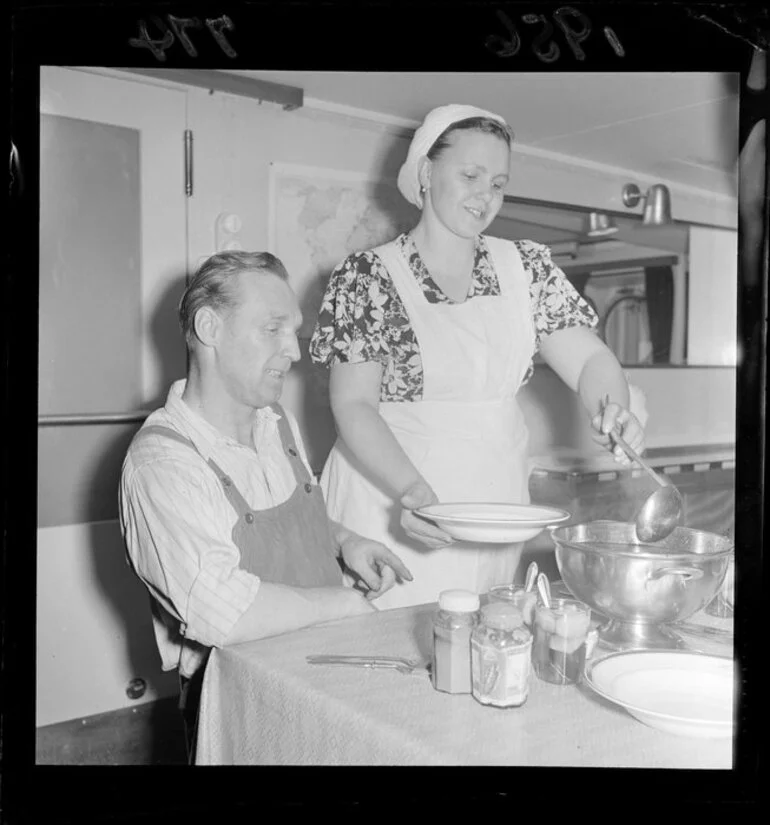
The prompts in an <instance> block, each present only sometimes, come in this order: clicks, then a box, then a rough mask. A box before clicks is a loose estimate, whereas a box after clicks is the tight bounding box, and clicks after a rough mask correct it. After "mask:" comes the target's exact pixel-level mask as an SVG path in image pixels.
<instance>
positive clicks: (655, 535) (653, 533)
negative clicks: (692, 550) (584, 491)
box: [610, 430, 683, 542]
mask: <svg viewBox="0 0 770 825" xmlns="http://www.w3.org/2000/svg"><path fill="white" fill-rule="evenodd" d="M610 435H611V436H612V438H613V439H614V440H615V442H616V443H617V444H618V445H619V446H620V447H621V448H622V449H623V451H624V452H625V453H626V455H627V456H628V457H629V458H630V459H633V460H634V461H635V462H636V463H637V464H638V465H639V466H640V467H641V468H642V469H643V470H644V471H645V472H646V473H647V474H648V475H650V476H652V478H653V479H654V480H655V482H656V483H657V484H659V485H660V489H658V490H656V491H655V492H654V493H653V494H652V495H651V496H650V497H649V498H648V499H647V500H646V501H645V502H644V504H643V505H642V507H641V509H640V510H639V512H638V513H637V514H636V519H635V526H636V537H637V538H638V539H639V541H643V542H655V541H660V540H661V539H664V538H666V536H667V535H669V534H670V533H671V532H672V530H673V529H674V528H675V527H677V526H678V525H680V524H681V523H682V508H683V502H682V496H681V494H680V492H679V490H677V488H676V487H675V486H674V485H673V484H672V483H671V482H670V481H669V480H668V479H667V478H666V477H665V476H662V475H660V473H656V472H655V470H653V469H652V467H650V465H649V464H648V463H647V462H646V461H645V460H644V459H643V458H642V457H641V456H640V455H639V454H638V453H637V452H636V450H634V449H633V448H632V447H630V446H629V445H628V444H626V442H625V439H623V438H622V436H621V435H620V434H619V433H617V432H616V431H615V430H613V431H612V432H611V433H610Z"/></svg>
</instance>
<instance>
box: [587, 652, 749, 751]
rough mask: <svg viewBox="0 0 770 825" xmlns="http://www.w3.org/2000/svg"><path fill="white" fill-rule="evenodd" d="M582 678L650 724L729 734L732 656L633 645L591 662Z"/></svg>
mask: <svg viewBox="0 0 770 825" xmlns="http://www.w3.org/2000/svg"><path fill="white" fill-rule="evenodd" d="M585 680H586V682H587V684H588V685H589V686H590V687H591V688H592V689H593V690H595V691H596V692H597V693H598V694H599V695H600V696H603V697H604V698H605V699H609V701H610V702H614V703H615V704H618V705H620V706H621V707H623V708H625V709H626V710H627V711H628V712H629V713H630V714H631V715H632V716H634V717H635V718H636V719H638V720H639V721H640V722H644V724H645V725H649V726H650V727H653V728H658V729H659V730H664V731H668V732H669V733H674V734H677V735H679V736H696V737H701V738H709V739H714V738H723V737H728V736H732V734H733V697H734V685H735V667H734V664H733V661H732V660H731V659H727V658H724V657H722V656H709V655H705V654H702V653H694V652H688V651H667V650H665V651H653V650H650V651H647V650H631V651H625V652H620V653H611V654H610V655H609V656H604V657H603V658H601V659H597V660H595V661H594V662H591V663H589V664H588V665H587V666H586V674H585Z"/></svg>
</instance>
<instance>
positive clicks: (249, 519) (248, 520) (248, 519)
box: [244, 513, 254, 524]
mask: <svg viewBox="0 0 770 825" xmlns="http://www.w3.org/2000/svg"><path fill="white" fill-rule="evenodd" d="M244 518H245V519H246V523H247V524H252V523H253V521H254V513H246V515H245V516H244Z"/></svg>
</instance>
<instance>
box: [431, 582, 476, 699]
mask: <svg viewBox="0 0 770 825" xmlns="http://www.w3.org/2000/svg"><path fill="white" fill-rule="evenodd" d="M478 620H479V597H478V594H476V593H472V592H471V591H470V590H444V591H442V592H441V593H440V594H439V599H438V611H437V612H436V614H435V616H434V617H433V663H432V667H431V682H432V683H433V687H434V688H435V689H436V690H441V691H443V692H444V693H470V692H471V631H472V630H473V628H474V627H475V626H476V624H477V623H478Z"/></svg>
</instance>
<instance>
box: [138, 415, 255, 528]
mask: <svg viewBox="0 0 770 825" xmlns="http://www.w3.org/2000/svg"><path fill="white" fill-rule="evenodd" d="M145 434H147V435H160V436H163V437H164V438H170V439H172V440H174V441H178V442H179V443H180V444H184V445H185V446H186V447H189V448H190V449H191V450H195V452H196V453H198V455H200V453H199V452H198V448H197V447H196V446H195V444H193V442H192V441H191V440H190V439H189V438H185V437H184V436H183V435H181V434H180V433H178V432H177V431H176V430H172V429H171V427H164V426H163V425H162V424H150V425H149V426H147V427H142V429H141V430H139V432H138V433H137V434H136V435H135V436H134V440H135V441H136V439H138V438H141V437H142V436H143V435H145ZM201 458H203V456H201ZM206 463H207V464H208V465H209V467H211V469H212V470H213V471H214V473H215V474H216V477H217V478H218V479H219V483H220V484H221V485H222V488H223V490H224V493H225V497H226V498H227V500H228V501H229V502H230V504H231V505H232V507H233V509H234V510H235V512H236V514H237V515H238V516H242V515H243V514H244V513H246V512H249V511H250V510H251V508H250V507H249V503H248V502H247V501H246V499H245V498H244V497H243V496H242V495H241V491H240V490H239V489H238V488H237V487H236V486H235V484H233V480H232V479H231V478H230V476H229V475H227V473H226V472H225V471H224V470H223V469H222V468H221V467H220V466H219V464H217V463H216V461H214V459H213V458H209V459H208V461H207V462H206Z"/></svg>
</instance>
